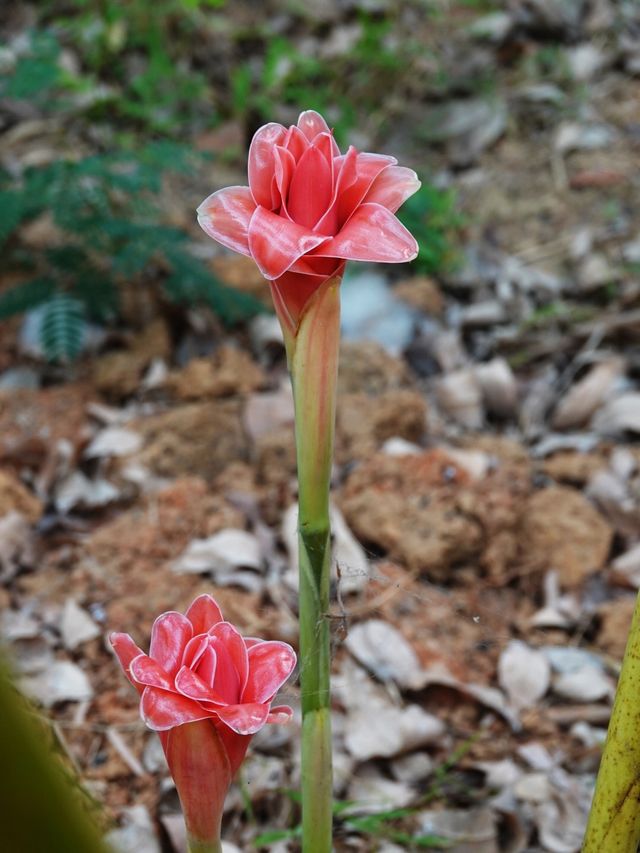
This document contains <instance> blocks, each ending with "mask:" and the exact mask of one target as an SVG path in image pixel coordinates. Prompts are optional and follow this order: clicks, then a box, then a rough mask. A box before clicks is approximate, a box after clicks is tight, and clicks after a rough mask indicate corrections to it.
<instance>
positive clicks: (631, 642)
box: [582, 596, 640, 853]
mask: <svg viewBox="0 0 640 853" xmlns="http://www.w3.org/2000/svg"><path fill="white" fill-rule="evenodd" d="M639 800H640V596H639V597H638V599H637V600H636V607H635V611H634V614H633V620H632V622H631V628H630V630H629V637H628V639H627V648H626V651H625V653H624V660H623V661H622V670H621V672H620V678H619V680H618V688H617V691H616V699H615V702H614V704H613V711H612V713H611V721H610V723H609V731H608V733H607V741H606V743H605V747H604V752H603V755H602V761H601V762H600V770H599V771H598V778H597V781H596V790H595V794H594V796H593V803H592V806H591V812H590V814H589V822H588V825H587V832H586V835H585V839H584V844H583V847H582V853H636V850H637V849H638V843H640V807H639Z"/></svg>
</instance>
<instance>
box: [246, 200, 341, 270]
mask: <svg viewBox="0 0 640 853" xmlns="http://www.w3.org/2000/svg"><path fill="white" fill-rule="evenodd" d="M326 239H327V238H326V237H323V236H321V235H319V234H314V233H313V232H312V231H309V229H308V228H303V227H302V226H301V225H298V224H296V223H295V222H290V221H289V220H288V219H285V218H284V217H283V216H277V215H276V214H275V213H272V212H271V211H270V210H266V209H265V208H264V207H257V208H256V211H255V213H254V214H253V216H252V217H251V223H250V225H249V248H250V249H251V255H252V257H253V259H254V260H255V262H256V263H257V265H258V267H259V269H260V272H261V273H262V275H263V276H264V277H265V278H269V279H272V278H278V276H280V275H282V274H283V273H284V272H286V271H287V270H288V269H289V267H290V266H291V264H293V263H295V261H297V260H298V258H299V257H301V256H302V255H304V254H306V253H307V252H310V251H311V250H312V249H315V248H316V247H317V246H320V245H321V244H322V243H324V242H325V241H326Z"/></svg>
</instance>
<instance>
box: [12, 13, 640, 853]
mask: <svg viewBox="0 0 640 853" xmlns="http://www.w3.org/2000/svg"><path fill="white" fill-rule="evenodd" d="M363 5H364V4H363ZM366 5H367V6H369V5H371V7H372V8H373V11H374V13H375V14H379V16H380V19H381V20H386V19H387V18H386V17H385V16H388V15H390V14H391V12H392V11H393V10H391V12H390V10H389V8H388V7H389V6H391V5H392V4H386V3H378V2H375V3H371V4H366ZM400 5H402V7H403V9H402V14H401V15H399V16H398V20H397V21H395V22H394V24H393V26H392V27H391V28H390V29H389V30H388V31H387V32H386V35H385V38H386V42H385V49H387V50H388V51H390V52H393V51H394V50H396V51H397V50H399V48H398V44H402V43H403V42H402V39H406V38H408V37H409V36H408V34H409V33H411V42H410V46H411V48H412V49H411V50H407V53H406V57H404V59H403V60H402V62H400V70H399V71H398V70H397V69H396V72H395V73H394V75H391V76H390V78H389V80H390V87H391V88H390V93H387V95H386V97H387V99H388V100H387V101H385V109H386V113H385V120H384V122H380V123H379V125H377V124H376V121H375V120H374V119H375V114H374V115H373V118H372V119H371V120H370V121H369V122H364V121H363V124H362V126H360V127H358V128H357V129H352V130H351V131H350V134H351V138H352V139H353V141H354V143H356V144H357V145H359V146H360V147H362V148H364V149H372V150H384V151H389V152H393V153H394V154H395V155H397V156H398V157H399V159H400V161H401V162H402V163H403V164H406V165H411V166H414V167H416V168H418V169H420V170H424V169H428V170H429V172H430V175H431V179H432V181H433V185H434V186H435V187H439V188H440V190H442V191H447V192H448V191H449V190H452V191H455V193H456V200H457V201H456V210H457V211H458V213H456V216H455V222H454V221H452V222H451V223H450V226H451V228H452V229H453V230H455V232H456V236H455V238H453V237H452V239H455V243H456V245H455V250H452V254H453V255H455V257H453V258H452V259H451V263H447V264H446V265H445V264H444V263H443V265H442V268H440V269H437V270H433V271H432V273H431V274H427V272H426V271H425V265H424V264H423V265H422V267H420V266H418V267H417V268H408V269H401V270H391V271H389V270H387V269H381V268H377V269H375V270H373V269H368V268H360V269H358V268H356V265H353V266H354V268H353V270H352V271H351V273H350V275H349V277H348V278H347V280H345V283H344V286H343V290H344V294H343V296H344V299H343V308H344V345H343V350H342V357H341V364H340V384H339V400H338V419H337V435H336V464H335V469H334V488H333V513H334V534H335V541H334V555H335V574H334V582H333V606H332V611H331V613H330V614H327V618H328V619H330V620H331V623H332V629H333V635H334V678H333V685H334V706H333V707H334V730H335V765H336V779H335V793H336V850H339V851H386V853H393V851H396V850H417V849H424V848H428V847H431V848H433V849H447V850H452V851H456V853H471V851H473V853H506V851H509V853H517V851H551V853H572V851H577V850H578V849H579V847H580V842H581V837H582V833H583V830H584V825H585V820H586V814H587V810H588V806H589V800H590V796H591V791H592V787H593V781H594V777H595V773H596V770H597V766H598V761H599V756H600V749H601V744H602V740H603V737H604V733H605V729H606V725H607V722H608V718H609V714H610V709H611V703H612V697H613V692H614V689H615V681H616V676H617V673H618V671H619V665H620V660H621V657H622V653H623V650H624V643H625V637H626V631H627V628H628V625H629V623H630V619H631V613H632V609H633V604H634V600H635V594H636V593H635V591H636V589H637V588H638V587H640V544H639V543H640V445H639V444H638V442H637V438H638V434H640V388H639V386H638V381H639V379H640V351H639V350H638V343H637V342H638V331H639V329H640V277H639V271H640V194H639V193H638V175H637V167H636V164H637V162H638V156H639V154H640V125H639V124H638V115H639V114H640V113H639V108H640V89H639V87H638V79H637V75H638V74H639V73H640V53H638V44H639V43H640V40H639V34H640V19H639V18H638V14H637V7H636V8H635V10H634V9H633V8H632V7H633V6H634V4H632V3H630V4H625V3H613V2H608V0H594V2H591V3H589V2H579V0H571V2H560V0H535V2H534V0H529V2H512V3H509V4H505V8H504V9H503V8H502V6H503V4H496V5H493V4H487V6H486V8H485V5H484V4H481V3H478V4H476V3H473V4H472V3H460V4H447V6H446V9H442V8H440V7H437V6H436V7H434V8H435V11H434V13H433V14H431V15H430V16H425V15H421V14H419V13H418V11H417V10H416V8H414V6H413V4H406V8H405V4H400ZM355 6H357V4H355ZM355 6H354V4H350V3H339V4H338V3H332V2H323V3H321V4H318V10H317V16H318V17H317V19H313V21H312V22H311V23H309V20H308V19H306V18H305V17H304V15H302V13H298V12H296V13H294V12H287V13H285V12H282V13H281V15H280V18H279V19H278V20H279V21H280V23H279V24H278V27H279V28H280V32H287V33H289V34H290V37H291V39H293V41H294V42H295V43H296V44H297V49H298V50H299V55H300V56H302V57H311V58H314V57H317V55H324V54H323V53H322V52H323V51H324V52H325V53H326V52H327V51H333V52H334V53H335V56H336V57H337V58H341V57H342V58H344V57H345V56H348V55H349V51H350V50H352V49H353V45H354V44H356V43H358V44H359V43H360V42H359V41H358V38H359V37H360V36H361V29H360V30H358V27H360V28H362V26H363V24H362V22H361V21H360V19H359V18H358V16H357V15H356V14H355V13H354V8H355ZM320 7H322V8H321V9H320ZM239 8H240V11H238V12H237V13H236V14H237V15H238V16H239V21H236V24H235V25H236V26H238V27H241V26H242V27H246V26H247V22H246V21H245V20H244V18H243V17H242V14H243V13H242V11H241V10H242V8H243V7H242V5H241V4H240V6H239ZM634 16H635V17H634ZM229 20H231V17H230V18H229ZM229 26H231V25H229ZM305 28H307V29H308V32H310V33H312V35H308V34H307V35H306V36H304V32H306V31H307V30H306V29H305ZM223 35H224V33H223ZM221 38H222V36H221ZM296 39H297V41H296ZM416 45H417V46H418V47H420V46H422V47H423V50H422V51H420V50H416V49H415V48H416ZM220 61H221V62H227V61H229V57H228V56H227V54H226V53H225V52H224V51H222V53H221V60H220ZM336 61H338V59H336ZM403 62H404V63H405V64H406V67H405V65H403ZM400 72H402V73H400ZM354 73H355V72H354ZM634 75H635V76H634ZM357 81H360V83H362V80H361V79H360V78H356V82H357ZM369 82H371V81H369ZM354 85H356V83H355V82H354ZM363 85H364V84H363ZM300 106H306V104H301V105H300ZM254 108H255V109H257V107H254ZM290 110H291V107H290V106H288V105H286V104H285V105H284V106H281V107H280V113H279V114H277V115H274V116H272V118H274V119H275V118H277V119H280V120H284V121H286V120H287V118H288V112H289V111H290ZM27 120H32V117H31V118H30V117H27V118H25V119H24V121H22V120H21V121H20V122H18V123H17V124H15V125H14V127H20V126H21V125H22V124H25V123H26V122H27ZM252 122H253V117H252V114H251V113H250V112H249V113H248V114H247V115H242V116H237V115H236V116H235V117H231V118H229V119H228V121H226V123H223V124H222V125H221V129H219V130H217V131H216V132H215V133H213V134H210V135H209V136H207V137H206V138H201V139H200V144H201V145H205V146H206V145H209V146H210V148H211V150H213V151H214V152H216V153H217V154H220V152H221V151H222V150H226V148H227V147H228V146H229V145H230V144H231V143H232V144H236V143H238V140H240V142H239V143H238V144H239V145H240V148H242V145H243V144H244V141H246V139H245V137H246V133H247V131H249V130H251V129H252ZM11 133H12V134H13V135H12V136H11V135H10V134H11ZM19 138H20V137H19V134H18V133H17V132H16V131H15V130H12V131H10V133H9V134H7V136H6V137H5V141H4V142H3V141H2V140H0V155H1V156H2V157H3V158H4V164H5V166H6V164H7V163H8V162H10V161H11V159H12V158H15V157H19V156H21V155H20V153H19V151H18V148H17V147H16V146H17V145H18V141H19ZM229 140H231V143H230V142H229ZM20 144H23V143H20ZM47 144H51V142H50V141H49V142H48V143H47ZM29 150H30V151H31V156H34V155H33V150H34V149H29ZM21 151H22V154H23V155H24V151H25V149H24V147H23V148H22V149H21ZM242 173H243V165H242V159H241V158H240V157H236V158H234V157H228V156H225V157H220V158H219V159H217V160H216V161H215V165H214V167H213V168H211V167H208V168H207V170H206V171H205V173H204V174H203V175H202V182H203V183H200V184H198V186H196V187H193V186H184V185H180V186H179V187H178V188H173V189H172V192H171V194H170V197H168V201H167V206H168V208H170V209H171V216H172V217H173V218H174V219H177V220H180V221H182V222H185V223H188V225H187V227H188V228H190V229H192V232H191V234H192V238H193V241H194V243H196V244H199V251H200V255H201V257H202V258H204V259H205V260H206V263H207V264H208V265H210V267H211V269H212V270H213V271H214V272H215V273H216V275H217V276H218V277H219V278H220V280H221V281H223V282H225V283H227V284H230V285H232V286H236V287H240V288H241V289H242V291H243V292H247V293H251V294H252V295H257V296H258V298H261V299H265V300H266V288H265V287H264V284H263V283H262V281H261V280H260V276H259V275H258V274H257V272H256V271H255V269H254V268H253V266H252V264H251V263H250V262H248V261H246V260H245V259H243V258H236V257H230V256H229V255H228V254H226V253H225V252H224V251H223V250H222V249H218V248H217V247H216V246H214V245H213V244H212V243H210V242H208V241H207V238H205V237H204V235H199V233H198V232H197V229H195V228H193V227H192V224H191V220H192V212H191V211H192V209H193V207H194V206H195V204H197V202H199V201H200V200H201V198H202V197H203V196H204V195H206V194H207V193H208V192H210V191H212V190H213V189H215V188H216V185H226V184H234V183H243V182H244V176H243V174H242ZM436 214H438V211H435V212H433V211H432V214H431V215H436ZM440 214H442V210H440ZM39 222H40V231H37V229H34V228H33V226H31V233H30V234H28V235H27V238H28V239H27V243H28V241H29V240H31V241H34V240H35V241H38V240H40V241H42V240H44V241H45V243H46V241H47V240H48V239H55V233H52V231H51V225H50V223H49V222H48V221H47V220H46V218H45V219H43V220H39ZM47 229H49V230H47ZM445 266H446V269H445V268H444V267H445ZM13 283H14V281H13V278H11V277H10V276H7V280H6V281H4V280H2V279H1V278H0V291H1V290H2V289H4V288H5V287H9V286H11V285H13ZM125 294H126V299H125V303H126V304H125V309H124V315H123V316H124V321H125V322H124V323H123V324H121V325H120V326H119V327H118V328H115V329H114V328H108V329H106V330H103V332H104V334H101V335H99V336H98V338H99V344H98V345H97V348H95V349H94V351H93V352H87V353H85V354H84V355H83V356H81V358H80V359H79V360H78V361H77V362H76V363H75V364H72V365H60V364H58V365H55V364H54V365H51V364H47V363H46V362H45V361H44V360H43V359H42V358H40V357H39V356H38V354H37V347H36V351H35V352H34V346H33V340H32V336H30V333H29V323H28V317H27V319H26V320H24V319H14V320H11V321H8V322H5V323H4V324H3V326H2V336H1V338H0V581H1V583H2V585H1V587H0V605H1V608H2V610H1V613H0V628H1V631H2V635H3V637H4V640H5V642H6V643H7V645H8V647H9V649H10V654H11V657H12V659H13V662H14V665H15V668H16V672H17V674H18V678H19V683H20V685H21V686H22V688H23V689H24V691H25V692H26V693H28V694H29V695H30V696H31V697H33V698H34V699H35V701H36V702H37V703H38V704H39V706H40V708H41V711H42V714H43V715H44V716H45V717H46V718H47V719H48V720H49V721H50V724H51V729H52V733H53V736H54V737H53V739H54V740H55V742H56V744H57V748H58V750H59V752H60V753H61V754H62V755H63V756H64V759H65V760H66V761H68V762H69V763H70V764H72V765H73V766H74V767H75V769H76V770H77V772H78V774H79V776H80V778H81V779H82V781H83V783H84V785H85V786H86V788H87V790H88V791H89V792H90V793H91V795H92V796H93V797H94V798H95V799H96V801H97V802H98V803H100V804H101V806H102V808H103V812H102V815H101V820H102V821H103V823H104V827H105V831H106V832H108V833H109V838H110V840H111V842H112V844H113V845H114V848H115V849H116V850H119V851H125V853H126V851H133V850H135V851H137V853H158V852H159V851H172V850H173V851H184V849H185V847H184V838H183V834H182V824H181V818H180V816H179V811H178V803H177V798H176V795H175V790H174V789H173V787H172V784H171V781H170V779H169V778H168V776H167V772H166V766H165V764H164V759H163V756H162V753H161V750H160V748H159V744H158V742H157V740H156V738H155V736H154V735H152V734H151V733H150V732H148V731H146V730H145V728H144V726H143V724H142V723H141V721H140V720H139V717H138V711H137V696H136V694H135V692H134V691H133V690H132V689H131V687H130V686H129V685H128V684H127V682H126V681H125V680H124V678H123V677H122V675H121V672H120V671H119V668H118V667H117V665H116V663H115V660H114V658H113V657H112V655H111V654H110V652H109V650H108V647H107V643H106V637H107V635H108V633H109V632H110V631H112V630H120V631H128V632H130V633H131V634H132V635H133V636H134V638H135V639H136V640H137V641H138V643H139V644H140V645H141V646H143V647H146V644H147V642H148V635H149V630H150V626H151V623H152V620H153V618H154V617H155V616H156V615H157V614H159V613H160V612H162V611H164V610H167V609H184V608H185V607H186V606H187V605H188V604H189V603H190V601H191V600H192V599H193V597H194V596H195V595H197V594H199V593H201V592H210V593H212V594H214V595H215V597H216V598H217V599H218V601H219V602H220V604H221V606H222V609H223V612H224V614H225V617H226V618H228V619H229V620H230V621H232V622H234V623H235V624H236V625H238V626H239V627H240V629H241V630H242V631H243V633H246V634H248V635H253V636H260V637H264V638H280V639H284V640H287V641H288V642H291V643H293V644H295V643H296V637H297V612H296V609H297V601H296V567H295V525H296V504H295V501H296V480H295V459H294V445H293V432H292V417H293V412H292V400H291V394H290V391H289V386H288V382H287V376H286V369H285V363H284V356H283V351H282V344H281V340H280V336H279V333H278V328H277V323H276V321H275V319H274V318H273V317H272V316H271V315H270V314H268V313H265V314H261V315H258V316H257V317H255V318H254V319H253V320H252V321H251V322H250V323H247V324H244V325H241V326H239V327H236V328H235V329H234V330H232V331H228V330H225V329H224V328H223V327H222V325H221V324H220V322H219V321H218V319H217V318H216V317H215V316H214V315H213V313H211V312H210V311H209V310H208V309H206V310H205V309H202V310H200V309H191V310H189V311H186V312H183V311H178V310H177V309H176V308H175V306H170V305H167V304H166V303H165V302H164V301H163V300H161V299H160V300H155V301H149V300H147V299H145V300H141V299H139V298H138V297H137V296H136V292H135V290H134V289H130V290H128V291H125ZM281 698H283V699H284V700H285V701H288V702H289V703H290V704H291V705H293V706H294V707H295V708H297V707H298V705H299V700H298V686H297V682H296V681H295V679H294V680H292V683H291V684H289V685H287V687H286V689H285V692H284V694H283V695H282V697H281ZM298 731H299V718H298V716H296V721H295V722H294V723H293V724H292V725H291V726H290V727H288V728H275V727H274V728H273V729H272V730H269V731H263V732H262V733H261V734H260V735H259V736H257V737H256V738H255V741H254V747H253V749H252V750H251V751H250V756H249V758H248V760H247V762H246V764H245V766H244V769H243V772H242V776H241V778H240V779H239V780H238V783H237V785H236V786H235V787H234V790H233V792H232V794H231V796H230V798H229V801H228V803H227V811H226V816H225V824H224V836H225V839H227V845H226V847H225V850H227V851H228V853H230V851H236V850H242V851H245V850H256V849H260V850H262V849H265V850H267V849H268V850H272V851H287V850H296V849H297V840H296V839H297V827H298V822H299V811H298V800H297V797H296V794H295V791H296V788H297V772H298V770H297V768H298V754H297V748H298V747H297V743H298Z"/></svg>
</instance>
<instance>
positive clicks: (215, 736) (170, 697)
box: [110, 595, 296, 849]
mask: <svg viewBox="0 0 640 853" xmlns="http://www.w3.org/2000/svg"><path fill="white" fill-rule="evenodd" d="M110 640H111V645H112V646H113V649H114V651H115V653H116V655H117V657H118V660H119V661H120V664H121V666H122V668H123V670H124V672H125V674H126V676H127V678H128V679H129V681H131V683H132V684H133V686H134V687H135V688H136V689H137V690H138V693H139V694H140V713H141V716H142V718H143V720H144V721H145V722H146V724H147V725H148V726H149V728H151V729H153V730H155V731H157V732H158V733H159V735H160V740H161V742H162V746H163V749H164V751H165V755H166V757H167V761H168V763H169V769H170V770H171V773H172V775H173V777H174V781H175V782H176V787H177V789H178V793H179V795H180V799H181V802H182V806H183V809H184V812H185V820H186V823H187V829H188V832H189V835H190V837H191V838H193V839H195V840H196V842H197V844H200V845H202V844H203V843H204V842H207V841H211V840H212V839H213V840H215V839H217V838H219V829H220V820H221V816H222V807H223V804H224V797H225V796H226V793H227V790H228V788H229V785H230V784H231V781H232V779H233V776H234V775H235V773H236V771H237V770H238V768H239V766H240V764H241V763H242V760H243V758H244V755H245V753H246V750H247V747H248V745H249V741H250V740H251V736H252V735H254V734H255V733H256V732H257V731H259V729H261V728H262V727H263V726H264V725H265V724H266V723H286V722H288V721H289V719H290V718H291V715H292V711H291V708H289V707H287V706H278V707H275V708H272V707H271V703H272V701H273V698H274V696H275V694H276V693H277V692H278V690H279V689H280V688H281V687H282V685H283V684H284V682H285V681H286V680H287V679H288V678H289V676H290V675H291V673H292V671H293V668H294V667H295V663H296V655H295V652H294V651H293V649H292V648H291V646H289V645H288V644H287V643H282V642H277V641H265V640H258V639H254V638H248V637H242V636H241V635H240V634H239V633H238V631H237V630H236V629H235V628H234V627H233V625H231V624H230V623H229V622H225V621H224V620H223V618H222V613H221V612H220V608H219V607H218V605H217V604H216V602H215V601H214V599H213V598H211V596H209V595H201V596H199V597H198V598H196V599H195V601H194V602H193V603H192V604H191V606H190V607H189V608H188V610H187V612H186V613H185V614H184V615H182V613H177V612H174V611H169V612H168V613H163V614H162V615H161V616H158V618H157V619H156V621H155V622H154V624H153V628H152V630H151V643H150V647H149V654H148V655H146V654H145V653H144V652H143V651H142V650H141V649H139V648H138V646H137V645H136V644H135V643H134V641H133V640H132V638H131V637H130V636H129V635H128V634H120V633H114V634H112V635H111V637H110ZM196 848H197V845H196ZM197 849H200V848H197ZM202 849H209V848H205V847H202ZM211 849H217V848H216V847H215V846H213V847H211Z"/></svg>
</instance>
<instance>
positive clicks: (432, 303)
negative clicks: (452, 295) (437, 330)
mask: <svg viewBox="0 0 640 853" xmlns="http://www.w3.org/2000/svg"><path fill="white" fill-rule="evenodd" d="M393 291H394V293H395V295H396V296H397V297H398V299H402V301H403V302H406V303H407V305H410V306H411V307H412V308H415V309H416V310H417V311H422V312H423V313H424V314H431V315H433V316H434V317H440V316H441V315H442V312H443V311H444V306H445V301H444V296H443V295H442V291H441V290H440V288H439V287H438V285H437V284H436V282H435V281H434V280H433V279H432V278H429V277H428V276H426V275H421V276H414V277H413V278H407V279H402V281H399V282H398V283H397V284H396V285H395V287H394V289H393Z"/></svg>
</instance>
